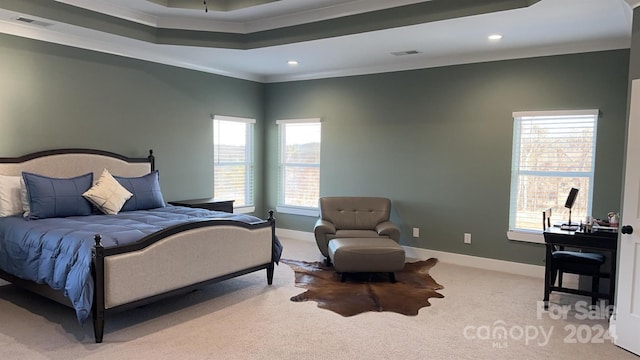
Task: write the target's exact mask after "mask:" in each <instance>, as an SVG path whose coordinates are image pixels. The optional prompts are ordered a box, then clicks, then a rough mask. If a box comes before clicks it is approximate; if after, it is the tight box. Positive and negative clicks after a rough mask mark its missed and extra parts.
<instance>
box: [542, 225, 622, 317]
mask: <svg viewBox="0 0 640 360" xmlns="http://www.w3.org/2000/svg"><path fill="white" fill-rule="evenodd" d="M544 241H545V245H546V248H547V251H546V260H545V265H544V267H545V273H544V304H545V307H546V306H547V305H548V303H549V294H550V293H551V292H552V291H558V292H566V293H571V294H577V295H585V296H592V295H593V294H592V293H591V292H590V291H586V290H579V289H571V288H565V287H557V286H555V284H551V279H552V278H553V276H552V274H551V261H553V257H552V256H551V253H552V252H553V251H554V246H565V247H570V248H576V249H581V250H587V251H589V250H595V251H597V252H598V251H602V252H606V253H608V254H609V256H610V258H609V259H608V260H609V266H610V270H609V273H608V274H607V275H605V274H606V273H603V277H605V278H606V277H608V278H609V293H608V294H604V293H598V294H597V297H598V298H601V299H607V300H609V304H610V305H613V304H614V299H615V283H616V263H617V260H616V257H617V252H618V233H617V232H609V231H596V232H593V233H583V232H578V231H568V230H560V228H549V229H547V230H545V232H544Z"/></svg>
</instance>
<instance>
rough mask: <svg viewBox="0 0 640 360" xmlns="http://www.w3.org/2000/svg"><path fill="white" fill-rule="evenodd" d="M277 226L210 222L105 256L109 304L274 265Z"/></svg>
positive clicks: (105, 279) (128, 301) (113, 305)
mask: <svg viewBox="0 0 640 360" xmlns="http://www.w3.org/2000/svg"><path fill="white" fill-rule="evenodd" d="M271 246H272V244H271V227H262V228H258V229H255V230H252V229H245V228H242V227H238V226H208V227H201V228H197V229H193V230H188V231H184V232H180V233H177V234H175V235H171V236H169V237H167V238H164V239H162V240H160V241H158V242H156V243H154V244H152V245H150V246H148V247H146V248H144V249H141V250H138V251H134V252H128V253H124V254H116V255H112V256H107V257H105V260H104V268H105V277H104V291H105V293H104V299H105V304H104V305H105V309H109V308H113V307H116V306H119V305H122V304H126V303H130V302H132V301H136V300H140V299H144V298H148V297H151V296H155V295H158V294H162V293H166V292H169V291H172V290H176V289H180V288H183V287H186V286H190V285H193V284H198V283H201V282H204V281H207V280H210V279H213V278H218V277H221V276H224V275H228V274H233V273H235V272H238V271H241V270H245V269H249V268H254V267H257V266H261V265H265V264H269V263H270V262H271Z"/></svg>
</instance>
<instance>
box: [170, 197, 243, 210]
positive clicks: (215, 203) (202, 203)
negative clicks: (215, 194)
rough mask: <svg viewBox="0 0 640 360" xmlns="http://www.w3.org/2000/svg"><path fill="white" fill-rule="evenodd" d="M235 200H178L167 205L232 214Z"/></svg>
mask: <svg viewBox="0 0 640 360" xmlns="http://www.w3.org/2000/svg"><path fill="white" fill-rule="evenodd" d="M234 201H235V200H216V199H214V198H208V199H192V200H178V201H169V204H171V205H175V206H186V207H191V208H201V209H207V210H215V211H224V212H228V213H233V202H234Z"/></svg>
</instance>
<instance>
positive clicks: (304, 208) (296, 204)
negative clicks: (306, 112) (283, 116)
mask: <svg viewBox="0 0 640 360" xmlns="http://www.w3.org/2000/svg"><path fill="white" fill-rule="evenodd" d="M276 123H277V124H278V127H279V133H280V154H279V155H280V169H279V170H280V174H279V179H278V180H279V181H278V182H279V186H278V207H277V210H278V212H284V213H291V214H299V215H308V216H317V215H318V198H319V197H320V119H298V120H278V121H277V122H276Z"/></svg>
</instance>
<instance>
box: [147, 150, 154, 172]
mask: <svg viewBox="0 0 640 360" xmlns="http://www.w3.org/2000/svg"><path fill="white" fill-rule="evenodd" d="M147 159H149V162H150V163H151V171H153V170H155V169H156V157H155V156H153V149H149V156H147Z"/></svg>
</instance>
